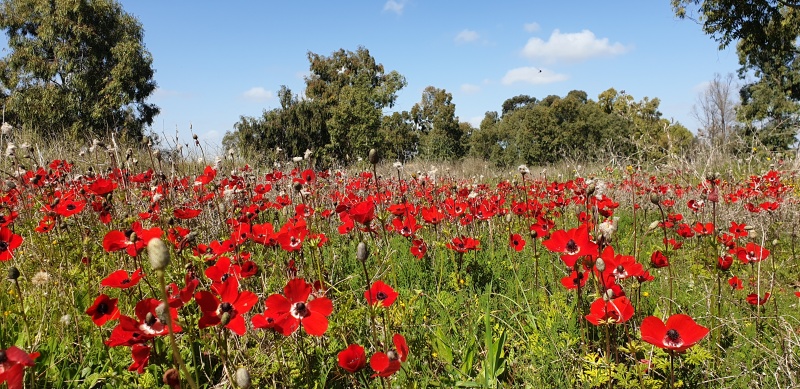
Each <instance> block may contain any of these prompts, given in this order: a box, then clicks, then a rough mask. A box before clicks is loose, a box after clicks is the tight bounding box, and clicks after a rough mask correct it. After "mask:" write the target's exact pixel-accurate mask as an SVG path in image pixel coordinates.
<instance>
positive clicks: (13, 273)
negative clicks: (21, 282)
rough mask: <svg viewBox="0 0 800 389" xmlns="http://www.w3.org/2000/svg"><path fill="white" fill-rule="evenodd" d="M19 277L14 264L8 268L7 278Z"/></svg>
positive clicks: (12, 279) (14, 278)
mask: <svg viewBox="0 0 800 389" xmlns="http://www.w3.org/2000/svg"><path fill="white" fill-rule="evenodd" d="M17 278H19V269H17V267H16V266H11V267H10V268H8V279H9V280H11V281H16V280H17Z"/></svg>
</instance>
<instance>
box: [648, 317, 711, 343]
mask: <svg viewBox="0 0 800 389" xmlns="http://www.w3.org/2000/svg"><path fill="white" fill-rule="evenodd" d="M641 332H642V340H643V341H645V342H647V343H650V344H652V345H654V346H656V347H658V348H662V349H665V350H670V351H676V352H683V351H686V349H688V348H689V347H692V346H694V345H695V344H696V343H697V342H699V341H700V340H702V339H703V338H705V337H706V335H708V328H706V327H703V326H701V325H699V324H697V323H695V321H694V319H692V318H691V317H690V316H688V315H684V314H676V315H672V316H670V317H669V318H668V319H667V322H666V323H664V322H663V321H661V319H659V318H657V317H655V316H648V317H646V318H645V319H644V320H643V321H642V326H641Z"/></svg>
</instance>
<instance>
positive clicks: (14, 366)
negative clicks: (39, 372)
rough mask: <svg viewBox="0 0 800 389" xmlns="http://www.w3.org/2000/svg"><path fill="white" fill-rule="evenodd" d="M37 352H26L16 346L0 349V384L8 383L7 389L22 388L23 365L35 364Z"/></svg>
mask: <svg viewBox="0 0 800 389" xmlns="http://www.w3.org/2000/svg"><path fill="white" fill-rule="evenodd" d="M37 357H39V353H31V354H28V353H26V352H25V351H24V350H22V349H20V348H18V347H17V346H11V347H9V348H7V349H5V350H0V384H2V383H3V382H5V383H6V385H8V389H22V388H23V378H24V370H25V367H26V366H27V367H30V366H33V365H34V364H35V362H34V359H36V358H37Z"/></svg>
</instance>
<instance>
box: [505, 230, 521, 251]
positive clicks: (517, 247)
mask: <svg viewBox="0 0 800 389" xmlns="http://www.w3.org/2000/svg"><path fill="white" fill-rule="evenodd" d="M508 245H509V246H511V248H513V249H514V251H516V252H520V251H522V249H524V248H525V239H523V238H522V235H520V234H511V237H509V239H508Z"/></svg>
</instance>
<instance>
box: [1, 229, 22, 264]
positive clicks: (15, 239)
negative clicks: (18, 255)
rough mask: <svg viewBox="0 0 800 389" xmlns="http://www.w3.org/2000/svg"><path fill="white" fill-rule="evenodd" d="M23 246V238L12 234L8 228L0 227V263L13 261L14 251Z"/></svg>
mask: <svg viewBox="0 0 800 389" xmlns="http://www.w3.org/2000/svg"><path fill="white" fill-rule="evenodd" d="M21 244H22V237H21V236H19V235H17V234H15V233H14V232H12V231H11V230H10V229H9V228H8V227H0V261H8V260H9V259H11V257H12V256H13V253H12V251H13V250H14V249H15V248H17V247H19V246H20V245H21Z"/></svg>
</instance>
